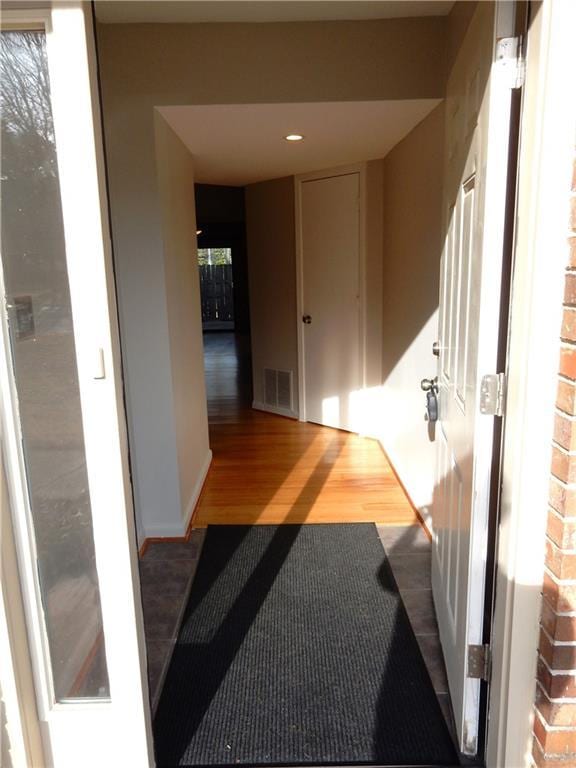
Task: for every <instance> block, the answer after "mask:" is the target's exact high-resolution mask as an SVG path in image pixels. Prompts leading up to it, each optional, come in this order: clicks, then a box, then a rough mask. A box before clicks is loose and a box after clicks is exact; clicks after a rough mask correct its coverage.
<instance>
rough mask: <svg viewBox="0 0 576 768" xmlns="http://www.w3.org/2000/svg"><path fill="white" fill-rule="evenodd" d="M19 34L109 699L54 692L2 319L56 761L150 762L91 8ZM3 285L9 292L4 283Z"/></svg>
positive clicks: (24, 555) (39, 672)
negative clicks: (71, 359) (48, 152)
mask: <svg viewBox="0 0 576 768" xmlns="http://www.w3.org/2000/svg"><path fill="white" fill-rule="evenodd" d="M2 25H3V28H4V27H6V28H7V29H10V30H23V29H27V30H29V29H37V30H44V32H45V35H46V50H47V60H48V70H49V78H50V95H51V106H52V111H53V120H54V133H55V141H56V147H57V159H58V176H59V183H60V197H61V207H62V216H63V227H64V238H65V245H66V248H65V251H66V266H67V272H68V283H69V287H70V298H71V305H72V316H73V323H74V343H75V348H76V362H77V369H78V383H79V390H80V402H81V406H82V414H81V416H82V427H83V434H84V445H85V454H86V468H87V477H88V486H89V494H90V503H91V508H92V525H93V537H94V550H95V560H96V570H97V574H98V584H99V592H100V603H101V613H102V626H103V635H104V643H105V652H106V663H107V669H108V680H109V687H110V698H109V699H105V698H102V699H99V698H97V699H78V698H72V699H70V700H68V701H57V700H56V697H55V695H54V689H53V681H52V674H51V665H50V659H49V652H48V642H47V631H46V625H45V621H44V612H43V606H42V593H41V589H40V586H39V582H38V571H37V568H36V558H37V552H36V547H35V542H34V534H33V527H34V524H33V519H32V516H31V510H30V500H29V498H28V490H27V478H26V463H25V461H24V456H23V454H22V445H21V438H20V432H21V429H20V421H19V417H18V399H17V395H16V388H15V382H14V372H13V369H12V361H11V355H10V334H9V328H8V324H7V319H6V316H5V314H4V312H2V321H1V323H2V342H3V354H2V355H1V356H0V377H1V385H2V427H3V429H2V438H3V450H4V459H5V462H6V469H7V476H8V486H9V495H10V505H11V509H12V515H13V519H14V528H15V538H16V546H17V550H18V561H19V569H20V582H21V589H22V594H23V601H24V607H25V612H26V620H27V629H28V636H29V637H28V639H29V645H30V653H31V657H32V664H33V667H34V670H33V671H34V684H35V688H36V696H37V709H38V719H39V721H40V725H41V730H42V734H43V738H44V750H45V753H46V765H47V766H56V767H57V768H66V767H67V766H70V767H72V766H74V767H75V766H78V765H83V766H86V767H88V766H94V767H95V768H96V766H102V765H119V764H125V765H128V764H130V765H142V766H146V765H152V764H153V754H152V737H151V716H150V708H149V703H148V689H147V681H146V662H145V646H144V632H143V621H142V609H141V604H140V593H139V577H138V561H137V551H136V539H135V531H134V518H133V510H132V500H131V493H130V485H129V473H128V460H127V458H128V456H127V454H128V452H127V440H126V433H125V416H124V406H123V398H122V383H121V377H120V375H119V372H120V354H119V341H118V328H117V321H116V317H117V315H116V306H115V292H114V279H113V268H112V256H111V248H110V241H109V226H108V214H107V200H106V192H105V184H104V159H103V150H102V140H101V128H100V112H99V101H98V91H97V79H96V57H95V50H94V32H93V28H92V18H91V9H90V7H89V5H87V4H85V3H80V2H68V3H61V4H56V3H55V4H54V5H53V6H52V7H51V8H48V9H47V8H45V7H44V8H42V9H39V10H36V9H34V7H33V5H32V4H28V5H27V7H26V9H25V10H23V11H20V10H18V11H14V12H11V11H3V14H2ZM2 288H3V286H2Z"/></svg>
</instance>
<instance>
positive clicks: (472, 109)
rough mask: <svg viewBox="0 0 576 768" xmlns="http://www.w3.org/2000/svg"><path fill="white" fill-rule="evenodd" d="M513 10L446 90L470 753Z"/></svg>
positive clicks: (496, 22)
mask: <svg viewBox="0 0 576 768" xmlns="http://www.w3.org/2000/svg"><path fill="white" fill-rule="evenodd" d="M513 13H514V4H513V3H498V4H496V5H495V6H494V5H493V4H491V3H480V4H479V5H478V8H477V10H476V12H475V14H474V17H473V19H472V21H471V23H470V26H469V28H468V31H467V34H466V37H465V40H464V42H463V45H462V48H461V50H460V52H459V54H458V58H457V60H456V62H455V64H454V66H453V69H452V72H451V74H450V77H449V80H448V85H447V99H446V110H447V113H446V144H445V178H444V184H445V189H444V211H445V217H446V219H445V233H446V235H445V244H444V251H443V255H442V262H441V280H440V315H439V341H440V357H439V363H438V389H439V393H438V401H439V422H438V425H437V427H438V428H437V430H436V439H437V444H438V448H437V480H436V490H435V497H434V505H433V528H434V538H433V553H432V585H433V595H434V604H435V608H436V613H437V617H438V625H439V632H440V639H441V643H442V648H443V652H444V658H445V662H446V670H447V675H448V683H449V688H450V693H451V698H452V706H453V711H454V717H455V722H456V729H457V733H458V738H459V742H460V749H461V750H462V752H463V753H465V754H469V755H474V754H476V752H477V748H478V736H479V712H480V690H481V689H480V686H481V682H480V680H479V679H478V678H470V677H469V676H468V648H469V646H470V645H482V643H483V620H484V607H485V581H486V559H487V543H488V538H487V537H488V522H489V504H490V482H491V472H492V468H493V467H492V464H493V431H494V419H495V418H498V417H496V416H492V415H483V414H481V413H480V381H481V378H482V376H483V375H485V374H495V373H497V371H496V364H497V352H498V343H499V318H500V293H501V277H502V254H503V242H504V240H503V238H504V216H505V208H506V184H507V164H508V137H509V124H510V103H511V83H512V80H511V76H510V66H509V62H505V61H504V62H503V61H497V47H496V40H497V39H498V38H501V37H505V36H509V35H511V34H512V30H513Z"/></svg>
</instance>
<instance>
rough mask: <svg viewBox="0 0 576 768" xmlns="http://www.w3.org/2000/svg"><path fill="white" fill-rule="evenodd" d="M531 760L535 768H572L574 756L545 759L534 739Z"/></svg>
mask: <svg viewBox="0 0 576 768" xmlns="http://www.w3.org/2000/svg"><path fill="white" fill-rule="evenodd" d="M532 758H533V760H534V765H535V766H536V768H574V765H575V764H576V761H575V760H574V758H576V755H566V756H565V757H559V758H557V757H547V756H546V755H544V753H543V752H542V747H541V746H540V744H538V741H537V740H536V739H534V745H533V749H532Z"/></svg>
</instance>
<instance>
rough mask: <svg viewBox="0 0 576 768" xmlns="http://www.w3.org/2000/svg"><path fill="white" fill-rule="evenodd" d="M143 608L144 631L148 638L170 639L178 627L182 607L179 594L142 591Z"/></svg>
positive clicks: (147, 639)
mask: <svg viewBox="0 0 576 768" xmlns="http://www.w3.org/2000/svg"><path fill="white" fill-rule="evenodd" d="M142 608H143V610H144V633H145V635H146V642H148V641H149V640H171V639H172V638H173V637H174V636H175V634H176V630H177V628H178V620H179V618H180V614H181V612H182V609H183V599H182V596H181V595H159V594H150V593H148V594H146V592H143V593H142Z"/></svg>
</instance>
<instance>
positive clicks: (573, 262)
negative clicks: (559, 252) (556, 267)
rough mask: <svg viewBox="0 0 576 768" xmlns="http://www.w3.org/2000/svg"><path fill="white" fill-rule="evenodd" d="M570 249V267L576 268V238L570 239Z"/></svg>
mask: <svg viewBox="0 0 576 768" xmlns="http://www.w3.org/2000/svg"><path fill="white" fill-rule="evenodd" d="M568 248H569V251H570V252H569V256H568V266H569V267H576V237H569V238H568Z"/></svg>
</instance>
